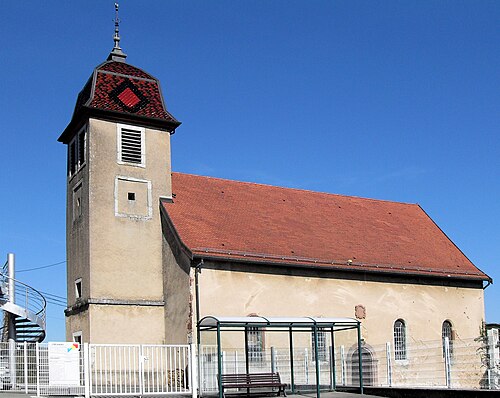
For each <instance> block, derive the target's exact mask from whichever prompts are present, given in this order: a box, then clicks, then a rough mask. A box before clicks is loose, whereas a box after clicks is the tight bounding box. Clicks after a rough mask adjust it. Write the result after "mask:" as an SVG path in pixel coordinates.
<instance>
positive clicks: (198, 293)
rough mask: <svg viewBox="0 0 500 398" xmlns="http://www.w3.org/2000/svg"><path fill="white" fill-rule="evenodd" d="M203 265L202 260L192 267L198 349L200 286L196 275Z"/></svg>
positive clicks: (198, 343)
mask: <svg viewBox="0 0 500 398" xmlns="http://www.w3.org/2000/svg"><path fill="white" fill-rule="evenodd" d="M202 265H203V259H201V261H200V262H199V263H198V264H197V265H195V266H194V289H195V300H196V343H197V345H198V348H199V346H200V328H199V327H198V323H199V322H200V285H199V283H198V274H200V273H201V266H202Z"/></svg>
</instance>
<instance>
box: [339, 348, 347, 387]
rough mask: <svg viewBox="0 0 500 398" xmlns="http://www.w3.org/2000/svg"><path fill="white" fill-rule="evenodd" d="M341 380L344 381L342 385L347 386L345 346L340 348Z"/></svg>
mask: <svg viewBox="0 0 500 398" xmlns="http://www.w3.org/2000/svg"><path fill="white" fill-rule="evenodd" d="M340 378H341V379H342V385H343V386H345V385H346V366H345V351H344V346H343V345H341V346H340Z"/></svg>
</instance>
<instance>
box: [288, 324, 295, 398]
mask: <svg viewBox="0 0 500 398" xmlns="http://www.w3.org/2000/svg"><path fill="white" fill-rule="evenodd" d="M288 337H289V340H290V384H291V387H292V394H295V382H294V380H293V333H292V327H291V326H290V328H289V329H288Z"/></svg>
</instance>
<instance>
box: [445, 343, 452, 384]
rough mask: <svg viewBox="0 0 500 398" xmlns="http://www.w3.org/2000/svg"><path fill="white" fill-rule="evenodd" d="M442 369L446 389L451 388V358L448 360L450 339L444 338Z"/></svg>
mask: <svg viewBox="0 0 500 398" xmlns="http://www.w3.org/2000/svg"><path fill="white" fill-rule="evenodd" d="M444 367H445V371H446V387H448V388H450V387H451V358H450V339H449V338H448V337H445V338H444Z"/></svg>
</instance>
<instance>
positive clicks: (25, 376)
mask: <svg viewBox="0 0 500 398" xmlns="http://www.w3.org/2000/svg"><path fill="white" fill-rule="evenodd" d="M23 348H24V391H25V393H26V394H28V342H27V341H25V342H24V344H23Z"/></svg>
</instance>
